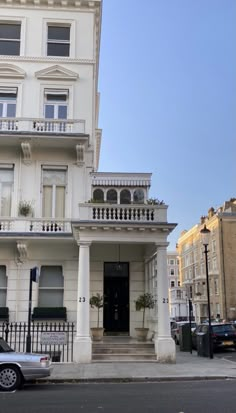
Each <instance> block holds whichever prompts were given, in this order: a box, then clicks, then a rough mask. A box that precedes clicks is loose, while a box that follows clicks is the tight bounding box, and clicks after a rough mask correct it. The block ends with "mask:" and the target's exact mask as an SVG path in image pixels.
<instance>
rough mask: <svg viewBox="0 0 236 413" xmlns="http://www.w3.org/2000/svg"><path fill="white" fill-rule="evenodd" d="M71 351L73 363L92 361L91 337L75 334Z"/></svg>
mask: <svg viewBox="0 0 236 413" xmlns="http://www.w3.org/2000/svg"><path fill="white" fill-rule="evenodd" d="M73 353H74V361H75V363H91V361H92V341H91V338H90V337H80V336H76V337H75V340H74V349H73Z"/></svg>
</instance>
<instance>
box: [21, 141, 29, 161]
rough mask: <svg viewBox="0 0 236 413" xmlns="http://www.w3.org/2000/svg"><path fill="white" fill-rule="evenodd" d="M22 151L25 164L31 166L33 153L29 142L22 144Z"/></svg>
mask: <svg viewBox="0 0 236 413" xmlns="http://www.w3.org/2000/svg"><path fill="white" fill-rule="evenodd" d="M21 149H22V152H23V156H24V158H23V162H24V163H25V164H30V163H31V162H32V153H31V145H30V143H29V142H22V143H21Z"/></svg>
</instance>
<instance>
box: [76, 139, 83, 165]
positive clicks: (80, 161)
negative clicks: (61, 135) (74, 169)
mask: <svg viewBox="0 0 236 413" xmlns="http://www.w3.org/2000/svg"><path fill="white" fill-rule="evenodd" d="M76 155H77V161H76V163H77V165H78V166H82V165H84V145H83V144H81V143H79V144H78V145H76Z"/></svg>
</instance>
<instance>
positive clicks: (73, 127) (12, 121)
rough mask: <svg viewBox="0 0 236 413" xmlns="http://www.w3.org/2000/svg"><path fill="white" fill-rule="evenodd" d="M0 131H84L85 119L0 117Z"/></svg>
mask: <svg viewBox="0 0 236 413" xmlns="http://www.w3.org/2000/svg"><path fill="white" fill-rule="evenodd" d="M0 132H34V133H85V120H79V119H76V120H69V119H66V120H62V119H26V118H21V119H20V118H2V119H1V120H0Z"/></svg>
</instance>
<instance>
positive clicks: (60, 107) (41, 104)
mask: <svg viewBox="0 0 236 413" xmlns="http://www.w3.org/2000/svg"><path fill="white" fill-rule="evenodd" d="M101 15H102V2H101V0H94V1H88V0H81V1H75V0H68V1H56V0H55V1H54V0H52V1H48V2H44V1H41V0H38V1H34V2H32V1H28V0H26V1H20V2H17V1H14V0H13V1H12V2H11V3H9V2H7V1H1V18H0V199H1V203H0V208H1V209H0V244H1V245H0V276H1V278H0V287H1V288H0V300H1V301H0V306H1V308H4V307H7V308H8V309H9V319H10V321H15V322H20V321H27V314H28V297H29V274H30V269H31V268H33V267H35V266H36V267H38V268H39V269H40V279H39V283H38V284H35V283H34V285H33V298H32V307H33V311H35V309H40V308H44V309H45V311H46V309H48V308H54V309H58V308H64V309H66V317H67V320H68V321H74V322H75V323H76V337H75V341H74V360H75V361H77V362H90V361H91V352H92V345H91V337H90V328H91V327H93V326H95V325H96V312H95V311H94V310H92V309H91V308H90V305H89V301H90V297H91V295H93V294H96V293H101V294H103V295H104V296H105V305H104V311H103V316H102V318H101V321H100V323H101V326H103V327H104V329H105V334H106V333H110V334H113V333H114V334H117V333H118V334H128V335H130V336H134V335H135V327H139V326H140V324H141V314H140V312H137V311H135V304H134V301H135V299H137V297H138V296H139V295H140V294H142V293H144V292H151V293H152V294H153V295H154V298H155V303H156V304H155V308H154V309H153V310H150V313H149V317H148V325H149V328H150V337H153V340H154V343H155V352H156V356H157V360H158V361H171V362H172V361H174V360H175V346H174V342H173V340H172V339H171V336H170V325H169V314H168V280H167V276H166V274H167V269H166V254H167V246H168V239H167V238H168V235H169V233H170V232H171V231H172V230H173V229H174V228H175V226H176V224H172V223H168V221H167V205H165V204H164V203H163V202H155V203H154V204H153V203H152V202H150V201H149V189H150V185H151V174H149V173H140V174H139V173H134V174H132V173H129V174H127V173H103V172H98V165H99V155H100V146H101V136H102V132H101V129H99V127H98V118H99V93H98V68H99V45H100V33H101ZM154 255H155V256H157V260H156V264H155V265H154V264H153V262H154V260H153V257H154ZM36 313H37V312H36V311H35V314H36Z"/></svg>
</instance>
